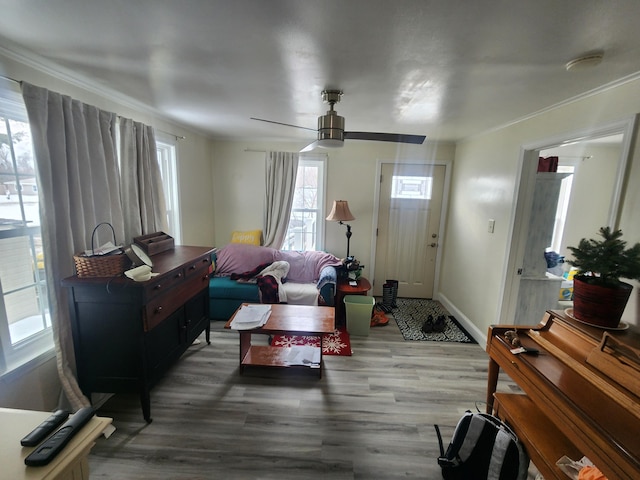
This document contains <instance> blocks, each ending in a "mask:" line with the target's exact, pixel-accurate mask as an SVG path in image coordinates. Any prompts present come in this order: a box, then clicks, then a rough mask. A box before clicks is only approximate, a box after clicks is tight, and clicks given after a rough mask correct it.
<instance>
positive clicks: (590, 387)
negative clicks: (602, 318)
mask: <svg viewBox="0 0 640 480" xmlns="http://www.w3.org/2000/svg"><path fill="white" fill-rule="evenodd" d="M508 330H517V332H518V337H519V338H520V340H521V343H522V345H524V346H525V347H530V348H535V349H538V350H539V354H538V355H531V354H522V353H521V354H517V355H515V354H513V353H511V351H510V349H511V348H513V346H511V345H509V344H508V343H507V341H506V340H505V338H504V334H505V332H506V331H508ZM487 353H488V354H489V357H490V361H489V380H488V389H487V404H488V408H487V411H488V412H491V411H493V412H494V413H495V414H496V415H497V416H498V417H500V418H502V419H503V420H505V421H506V422H507V423H509V424H510V425H511V426H512V427H513V429H514V431H515V432H516V434H517V435H518V436H519V438H520V440H521V441H522V442H523V444H524V446H525V448H526V449H527V452H528V453H529V456H530V457H531V460H532V462H533V463H534V464H535V465H536V467H537V468H538V470H540V473H542V475H543V476H544V478H545V479H547V480H551V479H558V480H561V479H562V480H566V478H567V476H566V475H565V474H564V473H563V472H562V471H561V470H560V469H559V468H558V467H557V465H556V462H557V461H558V460H559V459H560V458H561V457H562V456H565V455H566V456H568V457H569V458H571V459H573V460H579V459H580V458H582V456H587V457H588V458H589V459H590V460H591V461H592V462H593V463H594V464H595V465H596V466H597V467H598V468H599V469H600V470H601V471H602V472H603V473H604V474H605V475H606V476H607V478H609V479H610V480H617V479H625V480H632V479H638V478H640V332H639V331H638V329H637V327H634V326H631V328H629V329H627V330H621V331H607V332H605V331H604V330H602V329H599V328H596V327H591V326H588V325H585V324H583V323H581V322H579V321H577V320H575V319H573V318H571V317H569V316H567V315H566V314H565V313H564V312H562V311H547V312H546V313H545V314H544V317H543V319H542V322H541V323H540V324H539V325H538V326H535V327H524V326H522V325H518V326H513V325H511V326H507V325H495V326H492V327H490V328H489V333H488V336H487ZM500 370H502V371H504V372H505V373H506V374H507V375H509V377H510V378H511V379H512V380H513V381H514V382H516V383H517V384H518V385H519V386H520V387H521V389H522V390H523V392H524V394H518V393H503V392H499V393H496V385H497V380H498V374H499V372H500Z"/></svg>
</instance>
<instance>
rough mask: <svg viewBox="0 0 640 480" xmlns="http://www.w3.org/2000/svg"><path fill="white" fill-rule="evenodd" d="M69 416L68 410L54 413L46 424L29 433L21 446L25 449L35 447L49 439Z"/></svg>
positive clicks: (21, 442)
mask: <svg viewBox="0 0 640 480" xmlns="http://www.w3.org/2000/svg"><path fill="white" fill-rule="evenodd" d="M68 416H69V412H68V411H66V410H57V411H56V412H54V413H52V414H51V416H50V417H49V418H47V419H46V420H45V421H44V422H42V423H41V424H40V425H38V426H37V427H36V428H34V429H33V430H32V431H31V432H30V433H28V434H27V435H26V436H25V437H24V438H23V439H22V440H20V445H22V446H23V447H35V446H36V445H38V444H39V443H40V442H41V441H42V440H44V439H45V438H47V436H48V435H49V434H50V433H51V432H53V431H54V430H55V429H56V428H58V427H59V426H60V425H61V424H62V422H64V421H65V420H66V419H67V417H68Z"/></svg>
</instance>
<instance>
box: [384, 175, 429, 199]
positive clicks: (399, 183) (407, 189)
mask: <svg viewBox="0 0 640 480" xmlns="http://www.w3.org/2000/svg"><path fill="white" fill-rule="evenodd" d="M432 188H433V177H412V176H404V175H394V176H393V180H392V182H391V198H402V199H418V200H431V189H432Z"/></svg>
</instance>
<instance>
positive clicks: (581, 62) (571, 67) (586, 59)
mask: <svg viewBox="0 0 640 480" xmlns="http://www.w3.org/2000/svg"><path fill="white" fill-rule="evenodd" d="M603 58H604V52H592V53H589V54H587V55H583V56H581V57H578V58H574V59H573V60H571V61H569V62H567V64H566V65H565V68H566V69H567V72H575V71H578V70H586V69H588V68H592V67H595V66H596V65H599V64H600V62H602V59H603Z"/></svg>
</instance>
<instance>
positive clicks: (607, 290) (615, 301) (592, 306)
mask: <svg viewBox="0 0 640 480" xmlns="http://www.w3.org/2000/svg"><path fill="white" fill-rule="evenodd" d="M582 278H584V277H582V276H576V277H574V278H573V316H574V317H576V318H577V319H578V320H582V321H583V322H586V323H591V324H593V325H598V326H601V327H605V328H616V327H617V326H618V324H619V323H620V318H622V313H623V312H624V309H625V307H626V306H627V302H628V301H629V296H630V295H631V290H633V285H629V284H628V283H624V282H620V286H619V287H618V288H613V287H603V286H601V285H592V284H590V283H587V282H585V281H584V280H583V279H582Z"/></svg>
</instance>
